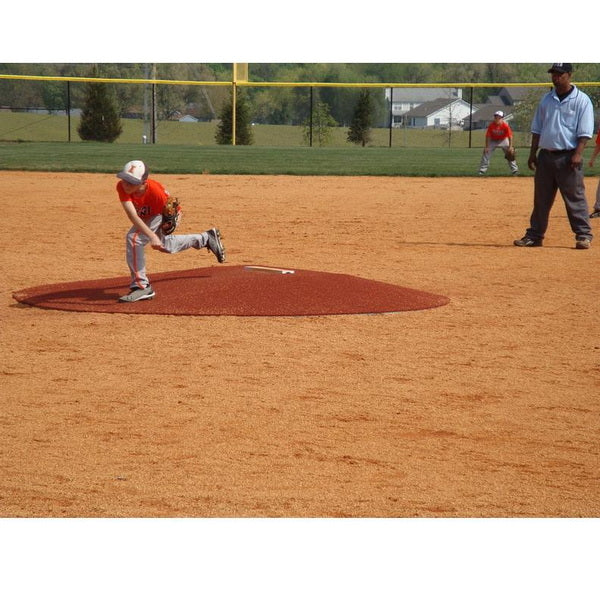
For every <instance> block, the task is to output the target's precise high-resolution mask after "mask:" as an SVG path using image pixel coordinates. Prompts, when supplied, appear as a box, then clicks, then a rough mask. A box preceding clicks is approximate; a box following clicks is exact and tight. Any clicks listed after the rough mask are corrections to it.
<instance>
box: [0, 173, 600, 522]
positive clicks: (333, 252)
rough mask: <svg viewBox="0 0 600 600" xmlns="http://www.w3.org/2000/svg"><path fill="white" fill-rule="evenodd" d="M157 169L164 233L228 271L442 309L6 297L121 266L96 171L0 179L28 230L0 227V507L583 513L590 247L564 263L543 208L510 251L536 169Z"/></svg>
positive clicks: (110, 200) (594, 355)
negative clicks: (203, 238) (315, 309)
mask: <svg viewBox="0 0 600 600" xmlns="http://www.w3.org/2000/svg"><path fill="white" fill-rule="evenodd" d="M158 179H159V180H160V181H162V182H164V183H165V184H166V185H167V187H168V188H169V190H170V191H171V192H172V193H173V194H174V195H177V196H179V197H180V199H181V200H182V202H183V205H184V210H185V214H184V218H183V220H182V223H181V230H182V232H198V231H203V230H204V229H206V228H208V227H212V226H218V227H220V229H221V231H222V232H223V234H224V236H225V243H226V247H227V251H228V263H227V264H228V265H231V266H233V265H247V264H259V265H260V264H267V265H273V264H274V265H284V266H285V265H293V266H294V267H296V268H297V269H306V270H314V271H324V272H331V273H345V274H348V275H352V276H356V277H362V278H365V279H370V280H375V281H380V282H384V283H388V284H392V285H397V286H402V287H407V288H414V289H417V290H422V291H424V292H429V293H431V294H439V295H442V296H446V297H448V298H450V302H449V303H448V304H446V305H445V306H441V307H438V308H435V309H432V310H423V311H415V312H403V313H396V314H381V315H338V316H312V317H292V318H290V317H230V316H217V317H208V316H205V317H195V316H164V315H162V316H161V315H137V314H98V313H83V312H64V311H57V310H43V309H40V308H36V307H31V306H27V305H24V304H20V303H17V302H16V301H15V300H14V299H13V296H12V294H13V293H14V292H15V291H17V290H21V289H24V288H29V287H36V286H42V285H46V284H54V283H61V282H73V281H84V280H95V279H104V278H115V277H122V276H125V275H126V274H127V272H126V264H125V260H124V235H125V232H126V230H127V229H128V224H127V221H126V218H125V215H124V213H123V211H122V209H121V208H120V206H119V203H118V201H117V198H116V194H115V191H114V186H115V183H116V179H115V177H114V176H110V175H105V176H102V175H79V174H45V173H37V174H32V173H9V172H0V180H1V182H2V187H3V191H4V196H3V198H4V203H5V206H6V207H10V208H11V209H12V208H14V209H15V214H19V215H20V214H22V215H23V216H22V217H21V216H19V220H18V221H17V222H15V223H14V224H13V225H14V226H13V225H11V226H10V227H6V226H5V227H4V228H3V230H2V232H1V233H0V272H1V275H2V282H3V285H2V291H1V303H0V320H1V323H2V325H1V329H0V348H1V359H2V360H1V367H0V386H1V389H2V403H1V406H0V437H1V439H2V453H1V454H0V515H1V516H4V517H9V516H27V517H45V516H50V517H58V516H69V517H157V516H178V517H188V516H189V517H191V516H193V517H208V516H219V517H229V516H240V517H241V516H244V517H262V516H269V517H277V516H282V517H335V516H351V517H367V516H376V517H413V516H427V517H431V516H444V517H474V516H485V517H504V516H529V517H533V516H565V517H566V516H569V517H580V516H587V517H597V516H599V515H600V487H599V486H598V476H599V471H600V460H599V458H600V457H599V450H598V439H599V438H600V400H599V399H600V337H599V335H598V334H599V326H598V320H597V312H598V306H599V305H598V302H599V295H600V280H599V278H598V257H599V254H598V253H599V251H600V237H598V239H597V240H596V241H595V242H594V244H593V246H592V249H590V250H588V251H581V250H574V239H573V235H572V233H571V231H570V229H569V225H568V221H567V219H566V216H565V211H564V207H563V206H562V202H561V201H560V199H558V200H557V203H556V205H555V208H554V210H553V213H552V218H551V223H550V229H549V232H548V236H547V239H546V243H545V246H544V247H543V248H528V249H521V248H516V247H514V246H513V245H512V240H513V239H515V238H516V237H520V236H521V235H523V233H524V230H525V227H526V226H527V223H528V218H529V212H530V208H531V198H532V180H531V179H530V178H511V179H509V178H489V179H471V180H470V179H456V180H454V179H418V178H417V179H405V178H333V177H322V178H316V177H314V178H313V177H303V178H300V177H283V176H282V177H258V176H257V177H250V176H238V177H229V176H209V175H206V176H205V175H201V176H164V177H158ZM596 184H597V182H596V180H595V179H592V180H590V181H589V182H588V190H591V188H592V186H595V185H596ZM594 189H595V187H594ZM17 209H18V210H17ZM5 225H6V224H5ZM594 228H595V229H596V230H597V226H596V224H594ZM596 232H597V233H598V231H596ZM148 262H149V271H150V273H162V272H168V271H180V270H186V269H197V268H205V267H212V266H214V265H216V261H215V260H214V257H212V256H211V255H208V254H207V253H206V252H196V251H194V250H190V251H187V252H184V253H182V254H179V255H174V256H169V255H165V254H161V253H158V252H154V251H151V250H148Z"/></svg>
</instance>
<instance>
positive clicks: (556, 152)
mask: <svg viewBox="0 0 600 600" xmlns="http://www.w3.org/2000/svg"><path fill="white" fill-rule="evenodd" d="M543 150H545V151H546V152H550V153H552V154H565V153H566V152H573V151H574V150H575V148H571V149H570V150H550V149H549V148H543Z"/></svg>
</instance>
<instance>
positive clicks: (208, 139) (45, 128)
mask: <svg viewBox="0 0 600 600" xmlns="http://www.w3.org/2000/svg"><path fill="white" fill-rule="evenodd" d="M78 124H79V119H78V118H76V117H72V118H71V122H70V141H71V142H72V143H79V142H81V140H80V139H79V136H78V134H77V126H78ZM121 124H122V126H123V133H122V134H121V136H120V137H119V138H118V139H117V141H116V142H115V144H119V145H120V144H139V143H141V142H142V134H143V133H144V124H143V121H141V120H139V119H121ZM215 131H216V123H182V122H179V121H159V123H158V125H157V127H156V138H157V142H158V143H159V144H169V145H193V146H215V145H217V144H216V142H215ZM253 132H254V145H255V146H271V147H274V146H285V147H288V146H307V143H306V142H305V141H304V139H303V128H302V127H300V126H292V125H255V126H253ZM347 135H348V128H347V127H334V128H333V129H332V130H331V139H330V141H329V143H328V145H327V146H328V147H346V148H349V147H352V146H353V144H351V143H349V142H348V141H347V140H346V136H347ZM517 135H519V134H517ZM483 136H484V132H483V131H481V130H477V131H473V132H471V135H470V136H469V132H467V131H452V132H451V133H449V132H448V131H442V130H432V129H429V130H420V129H394V130H393V131H392V147H438V148H447V147H448V146H451V147H457V148H468V147H469V142H470V144H471V146H472V147H481V146H482V145H483ZM0 141H3V142H4V141H6V142H18V141H23V142H67V141H69V121H68V119H67V117H66V116H60V115H48V114H32V113H19V112H15V113H13V112H9V111H6V112H2V111H0ZM516 141H517V143H518V144H520V143H523V144H525V143H526V139H525V137H523V140H521V141H519V140H518V139H517V140H516ZM370 145H371V146H375V147H378V146H381V147H389V145H390V131H389V129H387V128H373V130H372V141H371V144H370Z"/></svg>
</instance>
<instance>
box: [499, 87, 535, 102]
mask: <svg viewBox="0 0 600 600" xmlns="http://www.w3.org/2000/svg"><path fill="white" fill-rule="evenodd" d="M530 91H531V88H529V87H524V86H515V87H505V88H502V90H501V91H500V94H501V95H502V96H506V97H508V98H510V99H511V100H512V102H513V103H514V102H520V101H521V100H524V99H525V97H526V96H527V94H529V92H530Z"/></svg>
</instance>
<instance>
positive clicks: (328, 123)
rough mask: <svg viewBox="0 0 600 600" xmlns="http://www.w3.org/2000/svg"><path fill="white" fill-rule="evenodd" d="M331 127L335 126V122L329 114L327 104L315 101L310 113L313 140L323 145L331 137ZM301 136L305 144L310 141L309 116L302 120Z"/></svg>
mask: <svg viewBox="0 0 600 600" xmlns="http://www.w3.org/2000/svg"><path fill="white" fill-rule="evenodd" d="M332 127H337V122H336V120H335V119H334V118H333V117H332V116H331V112H330V110H329V105H328V104H326V103H325V102H317V103H316V104H315V107H314V110H313V115H312V136H313V141H314V140H315V139H316V142H317V144H318V145H319V146H325V145H326V144H327V143H328V142H329V140H330V139H331V128H332ZM303 137H304V141H305V142H306V143H307V144H308V143H310V139H311V127H310V117H309V118H308V119H307V120H306V121H305V122H304V130H303Z"/></svg>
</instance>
